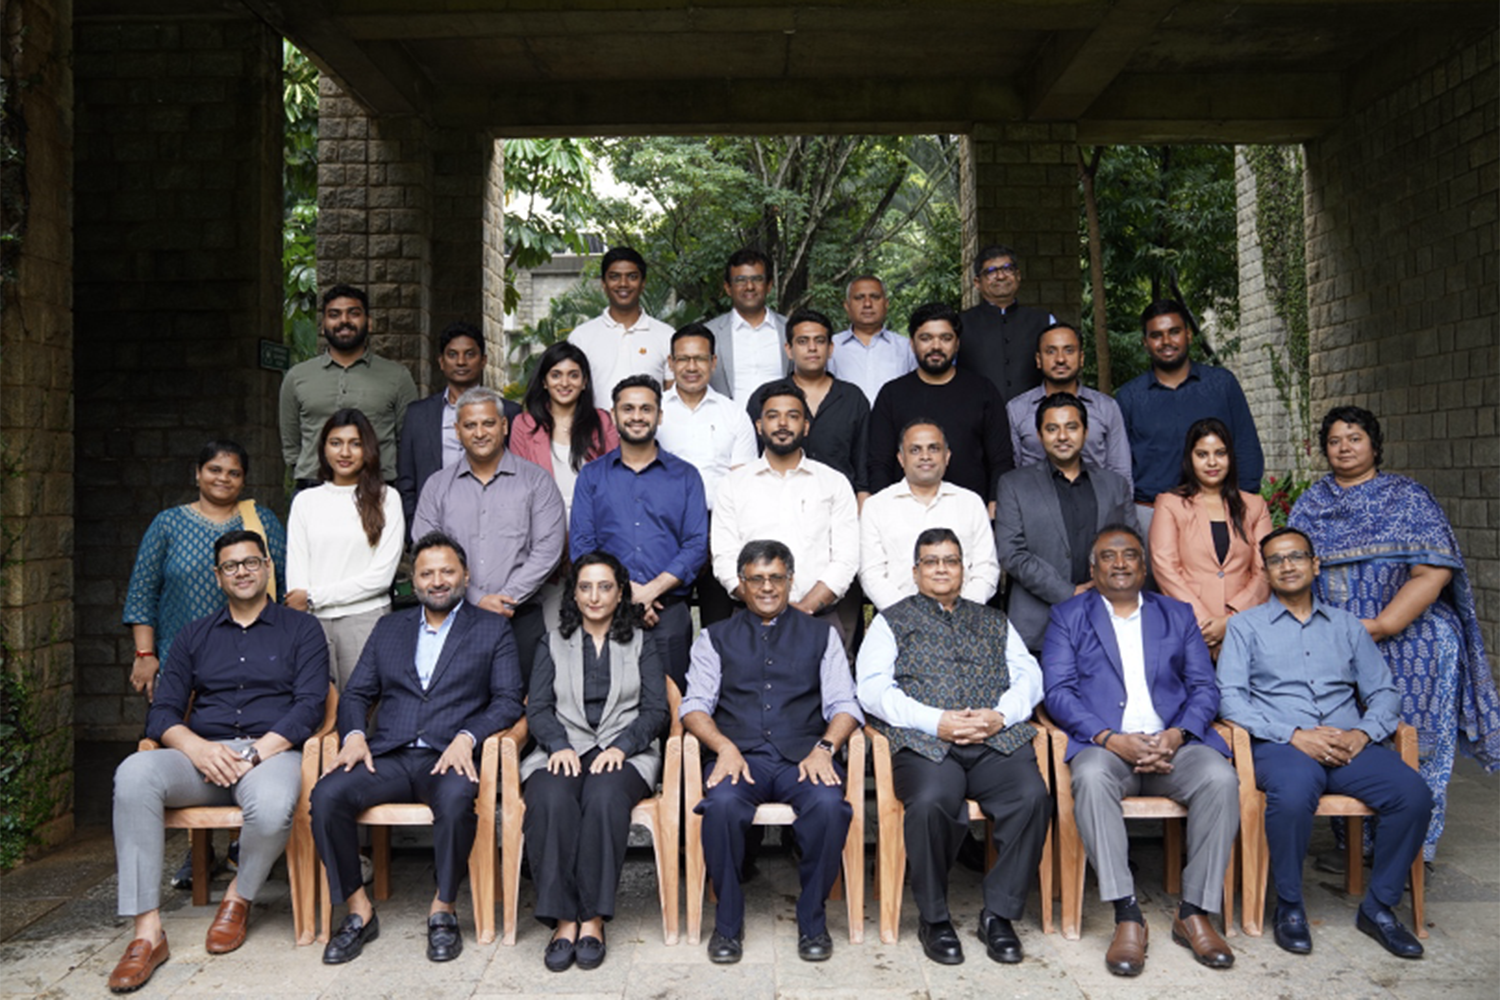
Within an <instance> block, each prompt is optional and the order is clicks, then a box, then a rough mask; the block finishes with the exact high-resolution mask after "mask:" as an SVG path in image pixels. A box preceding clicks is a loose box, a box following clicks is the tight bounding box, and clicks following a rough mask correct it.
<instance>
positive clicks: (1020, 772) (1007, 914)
mask: <svg viewBox="0 0 1500 1000" xmlns="http://www.w3.org/2000/svg"><path fill="white" fill-rule="evenodd" d="M891 779H892V783H893V784H894V785H895V791H896V795H897V796H898V797H899V798H900V799H901V801H902V803H903V804H905V806H906V829H905V834H906V858H907V865H908V866H909V868H910V869H911V890H912V895H913V896H914V897H915V898H916V901H917V912H918V913H919V914H920V915H921V917H922V919H923V920H924V921H926V922H927V923H929V924H933V923H938V922H939V921H943V920H948V919H950V915H949V913H948V872H949V870H950V869H952V867H953V862H954V861H955V860H956V859H957V858H958V849H959V847H960V845H962V844H963V840H964V837H965V836H967V835H968V831H969V807H968V804H967V803H966V802H965V799H973V800H975V801H976V802H978V803H979V808H980V809H982V810H983V811H984V814H985V816H987V817H989V818H990V819H991V820H992V821H993V822H994V835H993V840H994V845H995V864H994V866H993V867H992V868H990V870H989V872H987V873H986V874H985V876H984V908H985V909H986V910H988V911H989V912H990V913H993V914H994V915H995V916H997V917H1004V918H1005V919H1007V920H1015V919H1016V918H1018V917H1020V916H1021V914H1022V913H1023V912H1024V911H1025V909H1026V894H1027V892H1028V891H1029V889H1030V887H1031V880H1032V879H1033V878H1034V877H1035V875H1036V870H1037V864H1038V862H1040V861H1041V858H1042V848H1043V847H1044V846H1045V845H1046V842H1047V820H1048V818H1049V817H1050V816H1051V815H1052V798H1051V796H1050V795H1049V794H1048V792H1047V786H1046V784H1045V783H1044V782H1043V781H1042V776H1041V773H1040V772H1039V771H1038V770H1037V766H1036V753H1035V752H1034V751H1033V750H1032V749H1031V745H1030V744H1027V745H1026V746H1024V747H1021V748H1020V749H1019V750H1016V751H1014V752H1013V753H1011V754H1010V755H1009V756H1006V755H1005V754H1002V753H1000V752H999V751H996V750H992V749H991V748H989V747H987V746H953V747H950V748H949V750H948V755H947V756H946V757H944V758H943V759H942V760H941V761H931V760H928V759H927V758H926V757H923V756H922V755H921V754H919V753H917V752H916V751H914V750H904V749H903V750H898V751H897V752H896V753H895V754H894V755H893V756H892V757H891Z"/></svg>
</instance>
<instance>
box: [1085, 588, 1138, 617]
mask: <svg viewBox="0 0 1500 1000" xmlns="http://www.w3.org/2000/svg"><path fill="white" fill-rule="evenodd" d="M1095 593H1096V594H1097V593H1099V592H1098V591H1097V590H1096V591H1095ZM1099 600H1101V601H1103V602H1104V613H1105V614H1107V615H1109V620H1110V621H1111V622H1114V623H1119V622H1133V621H1139V620H1140V617H1141V609H1142V608H1144V607H1145V606H1146V595H1145V594H1144V593H1141V594H1136V595H1135V610H1134V611H1132V612H1131V613H1130V614H1129V615H1127V616H1125V617H1124V618H1121V617H1120V616H1119V615H1117V614H1115V606H1114V605H1113V604H1111V603H1109V598H1107V597H1105V596H1104V595H1103V594H1099Z"/></svg>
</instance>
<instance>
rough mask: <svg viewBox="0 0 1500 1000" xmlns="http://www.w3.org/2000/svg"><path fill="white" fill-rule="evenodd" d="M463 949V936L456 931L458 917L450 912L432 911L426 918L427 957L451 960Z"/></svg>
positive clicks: (430, 959)
mask: <svg viewBox="0 0 1500 1000" xmlns="http://www.w3.org/2000/svg"><path fill="white" fill-rule="evenodd" d="M463 950H464V936H463V935H462V934H460V933H459V932H458V917H457V916H456V915H454V914H452V913H443V912H439V913H434V914H433V915H432V916H430V917H428V918H427V959H428V961H431V962H451V961H453V960H454V959H455V958H457V957H458V956H459V955H460V954H461V953H462V952H463Z"/></svg>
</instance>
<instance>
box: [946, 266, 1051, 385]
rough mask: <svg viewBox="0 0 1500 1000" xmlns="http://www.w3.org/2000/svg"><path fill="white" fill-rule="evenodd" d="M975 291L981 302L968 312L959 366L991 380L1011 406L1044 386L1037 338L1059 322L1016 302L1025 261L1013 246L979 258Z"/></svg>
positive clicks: (966, 313)
mask: <svg viewBox="0 0 1500 1000" xmlns="http://www.w3.org/2000/svg"><path fill="white" fill-rule="evenodd" d="M974 287H975V288H977V289H979V297H980V301H979V304H978V305H977V306H975V307H974V308H973V309H967V310H965V311H964V314H963V324H964V352H963V355H962V356H961V357H960V358H959V359H958V366H959V367H960V368H967V369H968V370H969V371H972V372H977V373H978V374H980V375H983V376H984V377H985V378H987V379H989V380H990V381H991V382H993V383H994V385H995V388H996V389H997V390H998V391H999V393H1000V398H1001V399H1003V400H1005V402H1007V403H1009V402H1010V401H1011V400H1012V399H1014V398H1015V397H1016V396H1019V395H1020V394H1021V393H1023V392H1025V391H1026V390H1027V389H1033V388H1035V387H1036V386H1039V385H1041V384H1042V373H1041V372H1040V371H1038V370H1037V367H1036V365H1035V363H1034V362H1033V358H1034V355H1035V353H1036V338H1037V336H1038V335H1039V334H1040V333H1041V332H1042V331H1043V330H1045V329H1046V328H1047V327H1048V326H1051V325H1052V324H1053V323H1055V322H1056V320H1055V319H1053V317H1052V314H1051V313H1049V312H1047V311H1046V310H1045V309H1033V308H1031V307H1030V306H1023V305H1021V304H1020V303H1019V302H1017V301H1016V295H1017V293H1018V292H1019V291H1020V289H1021V262H1020V261H1019V260H1017V259H1016V252H1015V251H1014V250H1012V249H1011V248H1010V247H1005V246H987V247H984V248H983V249H981V250H980V251H979V253H977V254H976V255H975V256H974Z"/></svg>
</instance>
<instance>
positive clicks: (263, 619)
mask: <svg viewBox="0 0 1500 1000" xmlns="http://www.w3.org/2000/svg"><path fill="white" fill-rule="evenodd" d="M273 609H274V610H273ZM280 610H281V606H280V605H278V604H277V603H276V602H275V601H266V606H265V607H263V608H261V609H260V614H258V615H256V616H255V621H253V622H251V623H250V625H260V624H266V625H273V624H275V622H274V619H275V617H276V615H277V614H278V613H279V612H280ZM212 624H213V625H214V626H215V627H217V626H219V625H233V626H234V627H235V628H239V627H240V623H239V622H237V621H235V620H234V618H233V616H231V615H230V613H229V605H227V604H226V605H224V607H222V608H220V609H219V610H218V611H217V612H215V614H214V620H213V623H212ZM250 625H246V626H244V627H245V628H249V627H250Z"/></svg>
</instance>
